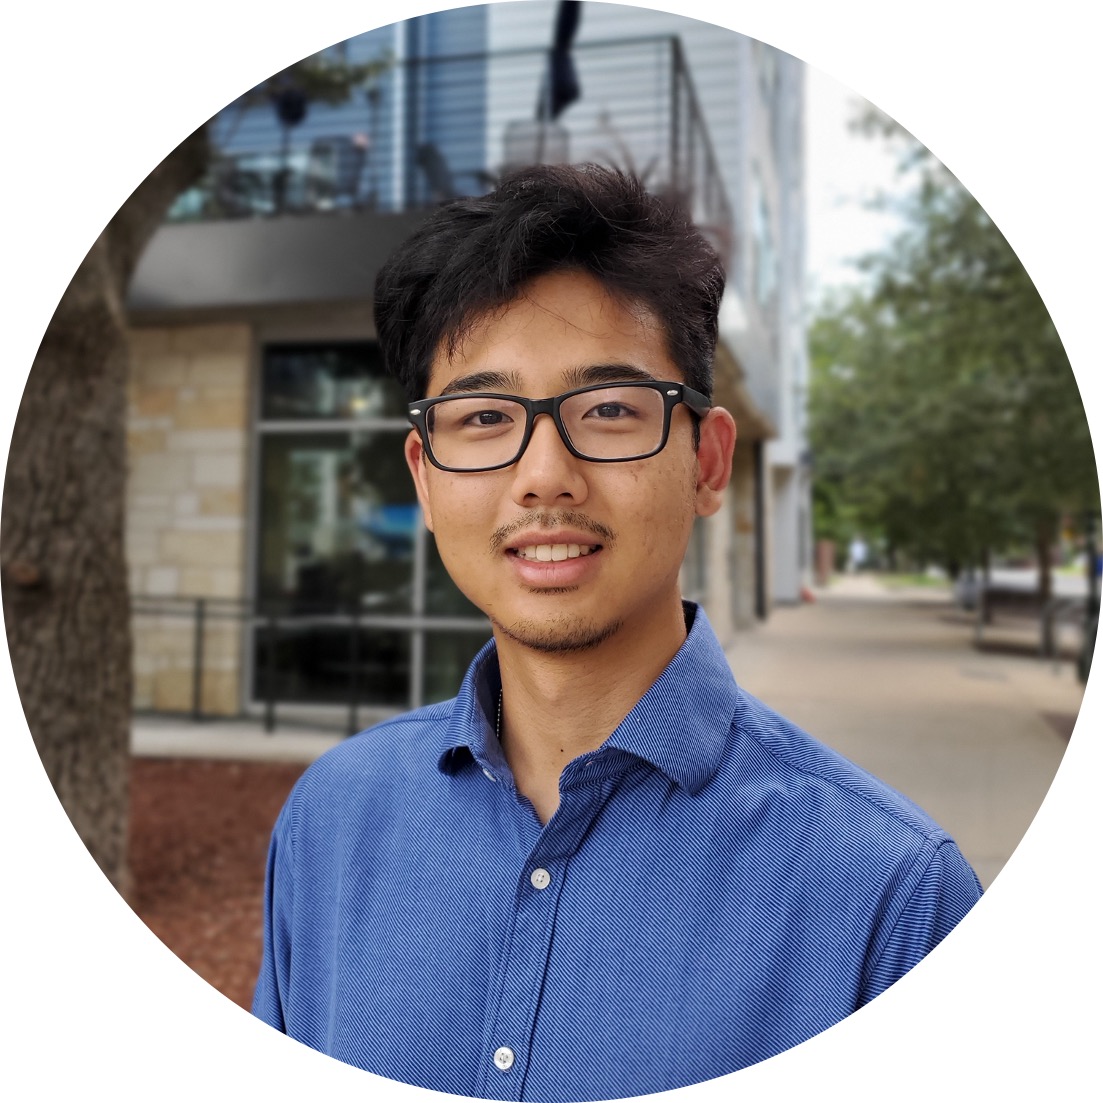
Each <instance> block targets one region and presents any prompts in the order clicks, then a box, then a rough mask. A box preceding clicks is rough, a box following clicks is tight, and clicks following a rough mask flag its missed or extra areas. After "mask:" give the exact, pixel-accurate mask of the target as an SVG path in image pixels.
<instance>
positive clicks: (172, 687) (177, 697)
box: [152, 667, 192, 712]
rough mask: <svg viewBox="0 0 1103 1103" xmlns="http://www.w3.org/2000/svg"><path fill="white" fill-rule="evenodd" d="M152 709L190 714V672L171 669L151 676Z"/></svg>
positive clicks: (176, 668) (175, 668)
mask: <svg viewBox="0 0 1103 1103" xmlns="http://www.w3.org/2000/svg"><path fill="white" fill-rule="evenodd" d="M152 680H153V694H152V696H153V702H152V707H153V708H155V709H156V710H157V711H158V712H190V711H191V707H192V673H191V670H184V669H182V668H178V667H173V668H169V669H168V670H159V671H157V673H156V674H154V675H153V679H152Z"/></svg>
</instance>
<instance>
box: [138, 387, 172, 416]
mask: <svg viewBox="0 0 1103 1103" xmlns="http://www.w3.org/2000/svg"><path fill="white" fill-rule="evenodd" d="M131 408H132V409H133V411H134V412H135V413H136V414H138V415H139V416H140V417H164V416H171V414H172V412H173V411H174V410H175V408H176V388H175V387H142V388H139V389H138V390H136V391H135V393H134V396H133V402H132V407H131Z"/></svg>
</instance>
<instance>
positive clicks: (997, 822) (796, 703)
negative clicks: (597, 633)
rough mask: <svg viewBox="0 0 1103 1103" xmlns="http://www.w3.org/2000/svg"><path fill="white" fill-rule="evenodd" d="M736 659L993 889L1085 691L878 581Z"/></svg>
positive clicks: (849, 581)
mask: <svg viewBox="0 0 1103 1103" xmlns="http://www.w3.org/2000/svg"><path fill="white" fill-rule="evenodd" d="M1031 639H1032V637H1031V636H1029V635H1027V636H1025V637H1024V638H1023V642H1024V643H1026V644H1029V642H1030V640H1031ZM1004 642H1005V643H1006V637H1005V639H1004ZM728 654H729V658H730V659H731V663H732V668H733V670H734V671H735V675H736V678H737V680H738V681H739V682H740V683H741V684H742V685H743V686H744V687H745V688H746V689H748V690H749V691H750V692H752V693H754V694H755V695H756V696H758V697H760V698H762V699H763V700H764V701H766V702H767V703H768V704H769V705H771V706H772V707H773V708H774V709H776V710H777V711H778V712H780V713H782V714H783V715H785V716H787V717H789V718H790V719H791V720H793V721H795V722H796V723H798V724H800V725H802V726H803V727H804V728H806V729H807V730H808V731H810V732H812V734H813V735H815V736H816V737H817V738H819V739H821V740H822V741H823V742H825V743H828V744H830V745H831V746H833V747H835V748H837V749H838V750H839V751H841V752H842V753H843V754H845V755H846V756H847V757H848V758H850V759H852V760H853V761H855V762H857V763H858V764H859V765H861V766H864V767H865V768H866V769H868V770H870V771H871V772H872V773H874V774H876V775H877V776H878V777H881V778H882V779H884V780H885V781H887V782H888V783H889V784H890V785H893V786H894V787H895V788H897V789H899V790H900V791H901V792H903V793H906V794H907V795H908V796H909V797H911V798H912V799H913V800H914V801H916V802H917V803H918V804H920V805H921V806H922V807H924V808H926V809H927V811H928V812H930V813H931V815H933V816H934V817H935V819H936V820H938V821H939V822H940V823H941V824H942V825H943V826H944V827H945V828H946V829H947V830H948V831H949V832H950V833H951V834H952V835H953V836H954V838H955V839H956V840H957V841H958V843H959V845H960V846H961V848H962V850H963V851H964V853H965V855H966V857H967V858H968V859H969V860H970V862H972V864H973V867H974V868H975V869H976V871H977V873H978V875H979V876H980V878H981V880H982V881H983V883H984V884H985V885H989V884H991V882H992V879H993V878H994V877H995V875H996V874H997V873H998V872H999V871H1000V869H1001V868H1002V867H1003V864H1004V862H1005V861H1006V860H1007V859H1008V857H1009V856H1010V854H1011V852H1012V851H1013V850H1014V849H1015V847H1016V846H1017V845H1018V843H1019V840H1020V839H1021V838H1022V836H1023V834H1024V833H1025V831H1026V829H1027V827H1028V826H1029V824H1030V821H1031V820H1032V819H1033V817H1034V814H1035V812H1037V810H1038V807H1039V805H1040V804H1041V801H1042V798H1043V797H1044V796H1045V793H1046V790H1047V789H1048V788H1049V784H1050V782H1051V780H1052V778H1053V775H1054V773H1055V771H1056V769H1057V766H1058V764H1059V762H1060V760H1061V755H1062V753H1063V752H1064V749H1065V746H1066V738H1067V734H1068V732H1069V731H1070V730H1071V725H1072V720H1073V718H1074V717H1075V715H1076V712H1077V710H1078V709H1079V707H1080V698H1081V693H1082V690H1081V686H1080V684H1079V682H1078V681H1077V679H1076V675H1075V671H1074V669H1073V666H1072V664H1071V663H1069V662H1064V663H1061V664H1059V665H1055V664H1053V663H1051V662H1043V661H1041V660H1039V659H1037V658H1033V657H1031V656H1030V655H1029V654H1013V653H1008V652H1006V651H1004V652H997V653H990V652H981V651H977V650H976V649H975V647H974V646H973V630H972V625H971V622H970V621H969V619H968V618H967V617H966V616H964V615H963V614H961V613H959V612H957V611H956V610H955V608H954V607H953V606H952V605H951V604H950V603H949V601H948V599H947V597H946V596H945V595H944V594H943V593H940V592H936V593H932V592H930V591H927V590H922V589H914V590H906V591H889V590H886V589H885V588H884V587H883V586H882V585H881V584H880V583H879V582H878V581H877V580H876V579H874V578H872V577H870V576H865V575H859V576H856V577H844V578H840V579H838V580H837V581H836V583H835V584H834V585H833V586H832V587H831V588H830V589H829V590H826V591H819V592H818V594H817V600H816V601H815V602H814V603H811V604H806V605H802V606H799V607H794V608H780V609H777V610H775V611H774V613H773V614H772V616H771V618H770V620H769V621H767V622H766V623H765V624H762V625H760V626H758V627H756V628H754V629H751V630H749V631H747V632H744V633H742V634H741V635H740V636H739V637H738V638H737V640H736V642H735V643H734V644H733V646H732V647H731V648H730V649H729V651H728ZM368 721H369V718H368V717H367V716H365V717H364V718H363V722H364V723H365V724H366V723H368ZM339 724H340V719H334V721H333V725H334V726H333V727H332V728H331V729H330V730H328V731H320V730H318V728H316V727H305V726H294V725H293V724H291V723H287V724H285V723H283V722H281V723H280V725H279V727H278V729H277V730H276V732H275V733H273V734H271V735H268V734H265V733H264V732H263V731H262V730H261V728H260V725H259V723H257V722H239V721H231V722H217V723H216V722H204V723H200V724H193V723H191V722H189V721H186V720H185V721H172V720H164V719H151V718H140V719H138V720H137V721H136V722H135V725H134V732H133V740H132V747H133V749H134V751H135V752H136V753H138V754H146V755H194V756H201V757H213V758H252V759H262V760H269V761H301V762H308V761H310V760H312V759H313V758H315V757H316V756H317V755H319V754H321V753H322V751H324V750H326V749H328V748H329V747H331V746H333V745H334V744H336V743H338V742H340V740H341V738H342V733H341V731H340V730H338V729H339ZM1062 729H1063V734H1062Z"/></svg>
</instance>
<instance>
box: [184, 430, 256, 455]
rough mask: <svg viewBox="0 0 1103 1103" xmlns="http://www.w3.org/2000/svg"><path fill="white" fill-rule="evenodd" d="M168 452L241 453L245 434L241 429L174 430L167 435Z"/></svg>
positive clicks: (243, 447)
mask: <svg viewBox="0 0 1103 1103" xmlns="http://www.w3.org/2000/svg"><path fill="white" fill-rule="evenodd" d="M166 443H167V445H168V451H170V452H202V453H213V452H219V453H221V452H231V453H236V452H242V451H244V449H245V433H244V431H243V430H241V429H174V430H173V431H172V432H171V433H169V434H168V438H167V442H166Z"/></svg>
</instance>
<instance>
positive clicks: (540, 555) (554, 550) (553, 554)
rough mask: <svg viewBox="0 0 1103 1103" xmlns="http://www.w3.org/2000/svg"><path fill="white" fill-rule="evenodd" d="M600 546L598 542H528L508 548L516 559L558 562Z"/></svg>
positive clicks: (585, 553) (589, 553)
mask: <svg viewBox="0 0 1103 1103" xmlns="http://www.w3.org/2000/svg"><path fill="white" fill-rule="evenodd" d="M600 548H601V545H600V544H529V545H527V546H525V547H521V548H510V549H509V550H510V552H511V553H512V554H513V555H515V556H517V558H518V559H527V560H528V561H529V562H530V563H559V562H562V561H563V560H564V559H578V558H579V557H580V556H583V555H591V554H592V553H593V552H596V551H598V550H599V549H600Z"/></svg>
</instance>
